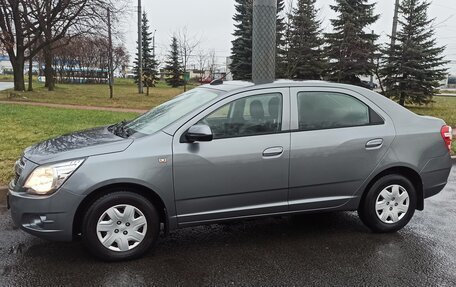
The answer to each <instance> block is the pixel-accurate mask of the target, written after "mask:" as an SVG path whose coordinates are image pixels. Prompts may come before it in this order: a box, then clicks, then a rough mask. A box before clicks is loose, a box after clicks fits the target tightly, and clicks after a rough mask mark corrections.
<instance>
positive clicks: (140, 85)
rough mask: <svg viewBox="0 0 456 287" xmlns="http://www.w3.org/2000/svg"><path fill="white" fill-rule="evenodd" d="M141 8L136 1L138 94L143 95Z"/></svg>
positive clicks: (139, 3)
mask: <svg viewBox="0 0 456 287" xmlns="http://www.w3.org/2000/svg"><path fill="white" fill-rule="evenodd" d="M141 14H142V8H141V0H138V93H140V94H143V93H144V89H143V59H142V56H143V55H142V53H143V52H142V19H141V17H142V15H141Z"/></svg>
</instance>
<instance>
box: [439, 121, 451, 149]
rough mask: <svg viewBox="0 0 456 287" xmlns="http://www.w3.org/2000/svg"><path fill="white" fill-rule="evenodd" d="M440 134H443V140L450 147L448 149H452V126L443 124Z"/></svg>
mask: <svg viewBox="0 0 456 287" xmlns="http://www.w3.org/2000/svg"><path fill="white" fill-rule="evenodd" d="M440 134H441V135H442V138H443V141H444V142H445V145H446V146H447V148H448V151H451V140H452V138H453V134H452V130H451V127H450V126H443V127H442V129H440Z"/></svg>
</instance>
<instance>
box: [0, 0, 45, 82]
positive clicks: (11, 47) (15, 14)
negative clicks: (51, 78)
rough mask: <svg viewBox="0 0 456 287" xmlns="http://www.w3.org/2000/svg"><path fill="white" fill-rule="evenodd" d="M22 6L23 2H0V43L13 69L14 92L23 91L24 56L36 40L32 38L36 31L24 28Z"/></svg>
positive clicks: (2, 0) (14, 0)
mask: <svg viewBox="0 0 456 287" xmlns="http://www.w3.org/2000/svg"><path fill="white" fill-rule="evenodd" d="M24 4H25V0H0V33H1V34H0V42H1V43H2V45H3V46H4V48H5V50H6V52H7V53H8V56H9V58H10V61H11V65H12V67H13V73H14V89H15V90H16V91H24V90H25V81H24V66H25V61H26V55H25V54H26V51H27V50H28V49H30V47H31V46H32V45H33V43H34V42H36V40H37V39H35V38H34V37H33V38H32V35H34V34H35V33H36V32H37V31H36V30H34V29H27V28H26V27H25V26H26V25H25V21H24V19H26V18H27V17H28V15H27V14H26V13H25V11H24V9H23V6H24ZM32 27H33V26H32ZM30 39H31V40H30ZM29 54H30V53H29ZM29 57H30V55H29Z"/></svg>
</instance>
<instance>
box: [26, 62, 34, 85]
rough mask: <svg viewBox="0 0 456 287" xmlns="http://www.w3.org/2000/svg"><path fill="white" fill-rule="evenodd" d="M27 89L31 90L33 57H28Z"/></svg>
mask: <svg viewBox="0 0 456 287" xmlns="http://www.w3.org/2000/svg"><path fill="white" fill-rule="evenodd" d="M27 91H29V92H33V58H32V57H30V59H29V68H28V88H27Z"/></svg>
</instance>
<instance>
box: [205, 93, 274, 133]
mask: <svg viewBox="0 0 456 287" xmlns="http://www.w3.org/2000/svg"><path fill="white" fill-rule="evenodd" d="M282 107H283V100H282V95H281V94H279V93H273V94H264V95H257V96H250V97H245V98H241V99H238V100H235V101H233V102H231V103H229V104H226V105H224V106H222V107H221V108H219V109H217V110H216V111H215V112H213V113H211V114H210V115H209V116H207V117H205V118H204V119H202V120H201V121H200V122H199V124H206V125H208V126H209V127H210V128H211V130H212V133H213V134H214V139H220V138H230V137H241V136H252V135H259V134H270V133H275V132H279V131H281V129H282Z"/></svg>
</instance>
